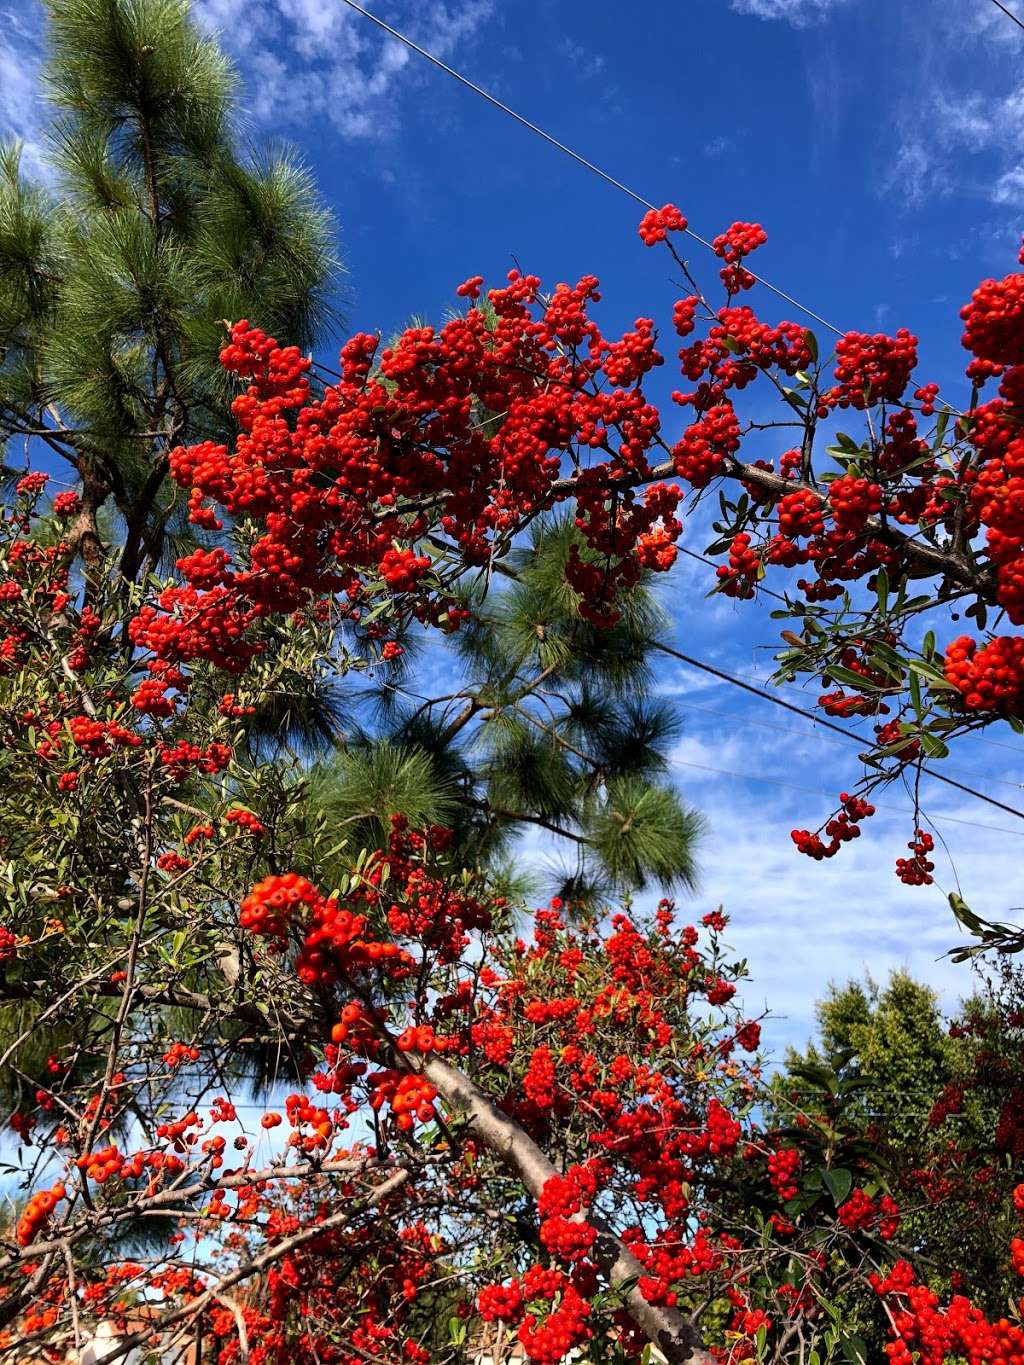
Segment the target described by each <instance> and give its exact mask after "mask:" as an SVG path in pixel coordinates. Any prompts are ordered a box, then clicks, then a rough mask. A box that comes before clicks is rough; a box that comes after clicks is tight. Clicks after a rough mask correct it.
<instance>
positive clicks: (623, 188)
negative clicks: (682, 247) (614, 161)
mask: <svg viewBox="0 0 1024 1365" xmlns="http://www.w3.org/2000/svg"><path fill="white" fill-rule="evenodd" d="M343 3H344V4H346V5H348V7H349V9H352V10H355V12H356V13H357V14H361V15H362V16H363V18H364V19H369V20H370V22H371V23H374V24H376V25H377V27H378V28H380V29H383V30H384V32H385V33H387V34H389V35H390V36H391V37H392V38H395V39H397V40H398V42H400V43H403V44H404V45H405V46H406V47H407V48H409V49H410V51H412V52H415V53H417V54H418V55H419V56H420V57H423V58H425V59H426V60H427V61H428V62H430V63H432V64H433V65H434V66H436V67H437V68H438V70H439V71H443V72H445V74H446V75H448V76H451V77H452V79H453V80H456V81H458V82H459V83H460V84H461V85H464V86H465V87H466V88H467V89H468V90H472V91H473V93H474V94H475V95H479V96H480V98H481V99H484V100H486V101H487V103H488V104H491V105H493V106H494V108H495V109H500V111H501V112H502V113H503V114H507V115H508V117H509V118H511V119H514V120H515V122H516V123H518V124H520V125H521V126H522V127H524V128H527V129H528V130H529V131H530V132H531V133H535V134H536V135H537V137H539V138H543V140H544V141H545V142H547V143H549V144H550V145H551V146H552V147H554V148H556V149H557V150H558V151H560V152H562V153H563V155H565V156H568V157H571V159H572V160H573V161H575V162H576V163H577V164H578V165H580V166H582V167H584V169H585V170H588V171H590V172H591V173H592V174H594V175H596V176H599V177H600V179H602V180H603V181H605V183H606V184H608V185H611V186H612V187H613V188H614V189H617V190H618V191H619V192H620V193H621V194H625V195H628V196H629V198H630V199H632V200H634V201H635V202H636V203H638V204H641V205H643V207H644V208H646V209H655V208H657V207H658V206H657V205H656V204H652V203H651V201H650V200H649V199H645V198H644V197H643V195H642V194H638V193H637V191H636V190H634V189H630V187H629V186H628V185H625V184H623V182H622V181H621V180H616V178H615V176H613V175H609V173H608V172H607V171H606V170H603V169H602V168H601V167H600V166H598V165H596V164H595V163H594V162H593V161H590V160H588V159H587V157H585V156H582V155H581V154H580V153H579V152H577V151H574V149H573V148H572V147H569V146H568V145H567V144H566V143H564V142H561V141H560V140H559V139H558V138H557V137H555V136H554V135H553V134H552V133H549V132H548V131H547V130H546V129H544V128H541V127H540V125H539V124H536V123H533V122H531V120H530V119H528V118H526V117H525V115H523V114H520V113H519V112H518V111H517V110H515V109H513V108H512V107H511V105H508V104H505V102H504V101H503V100H500V99H498V97H497V95H492V94H491V92H490V91H489V90H485V89H484V87H483V86H482V85H477V83H476V81H472V80H470V78H469V77H468V76H464V75H463V74H462V72H461V71H456V69H455V67H453V66H449V65H448V63H447V62H443V61H442V60H441V58H440V57H438V56H436V55H435V54H434V53H433V52H431V51H429V49H427V48H425V47H421V46H420V44H419V43H416V42H413V40H412V39H411V38H408V37H406V35H405V34H404V33H401V32H399V30H398V29H397V28H392V26H391V25H390V24H386V23H385V22H384V20H383V19H381V18H379V17H378V16H377V15H376V14H372V13H371V12H370V11H369V10H368V9H364V8H363V6H362V5H359V4H357V3H356V0H343ZM686 235H687V236H688V237H692V238H693V240H694V241H695V242H699V243H700V245H701V246H703V247H707V249H708V250H709V251H711V250H714V248H713V247H712V245H711V243H710V242H709V241H708V239H707V238H706V237H702V236H701V235H700V233H699V232H694V231H693V229H692V228H687V229H686ZM749 273H750V274H751V275H753V277H754V279H755V280H756V281H757V282H758V284H761V285H763V286H764V287H765V289H768V290H770V291H771V292H772V293H773V294H775V295H776V296H777V297H778V298H780V299H783V300H784V301H785V302H786V303H790V304H792V305H793V307H794V308H799V310H800V311H801V312H802V313H806V315H807V316H808V317H809V318H812V319H813V320H814V321H815V322H817V323H820V325H821V326H822V327H826V328H827V329H828V330H829V331H830V332H834V333H835V335H836V336H842V335H843V333H842V330H841V329H840V328H838V327H836V326H835V325H834V324H833V323H831V322H829V321H828V319H827V318H823V317H822V316H821V314H820V313H816V312H815V311H814V309H813V308H808V307H807V305H806V304H805V303H801V302H800V300H799V299H795V298H794V297H793V295H792V294H787V293H786V291H785V290H784V289H780V288H779V286H778V285H776V284H772V282H771V281H770V280H766V279H765V278H764V277H763V276H762V275H755V274H754V272H753V271H752V270H751V271H750V272H749Z"/></svg>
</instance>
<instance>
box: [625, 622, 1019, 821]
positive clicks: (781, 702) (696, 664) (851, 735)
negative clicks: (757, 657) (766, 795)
mask: <svg viewBox="0 0 1024 1365" xmlns="http://www.w3.org/2000/svg"><path fill="white" fill-rule="evenodd" d="M652 648H653V649H657V650H659V651H660V652H661V653H662V654H668V655H671V657H672V658H673V659H678V660H679V661H680V662H681V663H684V664H688V665H689V666H690V667H691V668H697V669H700V671H701V672H702V673H710V674H711V676H712V677H715V678H719V679H721V681H722V682H727V683H730V684H731V685H732V686H733V687H739V688H742V689H743V691H744V692H750V693H751V694H752V695H753V696H755V697H760V698H761V699H762V701H770V702H771V703H772V704H773V705H774V706H781V707H783V709H784V710H786V711H792V712H793V713H794V715H797V716H802V717H803V718H804V720H809V721H810V722H811V724H812V725H820V726H822V728H823V729H825V730H832V731H834V732H835V733H836V734H837V735H842V736H843V738H844V739H849V740H853V742H854V743H855V744H856V745H858V746H859V747H860V748H863V747H864V746H865V745H869V744H870V741H869V740H866V739H865V738H864V736H863V735H858V734H857V732H856V731H855V730H847V729H846V727H845V726H843V725H837V724H836V723H835V721H832V720H826V719H825V717H824V716H816V715H814V714H813V713H812V712H810V711H806V710H804V708H803V707H802V706H796V705H794V704H793V702H791V701H786V700H785V698H783V697H777V696H775V695H774V693H772V692H767V691H765V689H764V688H762V687H755V686H754V684H753V683H748V682H744V681H743V679H742V678H737V677H736V676H735V674H733V673H726V672H725V670H724V669H721V668H716V667H715V666H714V664H706V663H703V662H702V661H701V660H700V659H695V658H693V657H692V655H689V654H682V653H680V651H679V650H678V649H673V648H672V647H671V646H670V645H663V644H659V643H658V642H656V641H655V642H652ZM921 771H922V772H923V773H927V775H928V776H929V777H933V778H935V780H936V782H944V783H945V784H946V786H947V787H955V788H956V789H957V791H961V792H966V794H967V795H968V796H973V797H976V798H977V800H979V801H984V802H986V803H987V804H988V805H990V806H995V807H996V809H997V810H1002V811H1005V812H1006V813H1007V815H1015V816H1016V817H1017V819H1018V820H1024V811H1020V810H1017V809H1016V807H1014V806H1008V805H1006V804H1005V802H1003V801H997V800H996V798H995V797H994V796H987V795H986V794H985V792H979V791H975V789H974V788H973V787H968V786H965V785H964V783H963V782H957V781H956V780H955V779H954V778H952V777H947V776H946V774H945V773H939V772H936V771H935V769H934V768H928V767H926V766H925V765H924V764H922V765H921Z"/></svg>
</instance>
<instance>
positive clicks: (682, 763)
mask: <svg viewBox="0 0 1024 1365" xmlns="http://www.w3.org/2000/svg"><path fill="white" fill-rule="evenodd" d="M671 761H672V765H673V766H674V767H677V768H693V769H695V770H696V771H697V772H701V773H714V774H715V775H716V776H717V777H734V778H736V779H737V780H738V781H740V782H762V783H764V784H765V785H766V786H769V787H783V788H785V789H786V791H791V792H803V793H804V794H805V795H807V796H832V795H834V793H832V792H827V791H824V790H823V789H822V788H820V787H807V786H805V785H804V784H803V783H802V782H787V781H786V780H785V778H781V777H766V776H765V775H764V774H763V773H748V772H740V771H738V770H737V769H736V768H716V767H715V766H714V765H713V764H711V763H691V761H690V760H689V759H688V758H673V759H672V760H671ZM933 775H934V774H933ZM874 804H875V808H876V810H892V811H899V812H900V813H901V814H907V815H909V814H910V812H909V811H905V810H904V809H903V807H902V806H894V805H890V804H889V802H887V801H879V802H875V803H874ZM928 820H929V822H930V823H931V824H933V825H947V824H948V825H968V826H969V827H970V828H971V829H987V830H989V831H990V832H991V833H992V834H1010V835H1016V836H1017V837H1018V838H1019V837H1020V835H1021V830H1019V829H1004V828H1003V826H1002V825H986V824H983V823H982V822H981V821H980V820H965V819H963V817H962V816H959V815H945V814H942V815H929V816H928Z"/></svg>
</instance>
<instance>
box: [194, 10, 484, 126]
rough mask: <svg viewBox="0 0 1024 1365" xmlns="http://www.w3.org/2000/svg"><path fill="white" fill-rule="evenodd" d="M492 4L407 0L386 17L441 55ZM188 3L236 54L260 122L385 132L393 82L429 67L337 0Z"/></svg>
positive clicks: (393, 101)
mask: <svg viewBox="0 0 1024 1365" xmlns="http://www.w3.org/2000/svg"><path fill="white" fill-rule="evenodd" d="M493 10H494V0H431V2H430V3H426V4H410V5H409V6H408V8H407V11H406V13H405V14H404V15H402V14H401V13H400V14H399V15H398V17H397V18H396V19H395V27H396V28H400V29H402V31H403V32H406V33H408V36H409V37H410V38H412V39H413V40H414V41H415V42H418V43H420V44H421V45H422V46H423V47H425V48H427V49H428V50H429V51H431V52H433V53H435V54H436V55H437V56H438V57H440V58H442V59H445V58H450V57H451V56H452V55H453V54H454V53H455V52H456V50H457V49H459V48H461V47H462V46H463V45H464V44H465V43H466V42H467V41H468V40H470V39H471V38H472V37H473V36H474V35H475V34H476V33H477V31H478V30H479V29H480V27H481V25H482V24H483V23H484V22H485V20H486V19H487V18H488V17H489V16H490V15H491V13H492V12H493ZM195 13H196V15H197V17H198V19H199V21H200V22H201V23H202V24H203V25H204V27H205V28H206V29H207V30H208V31H210V32H213V33H215V34H216V35H217V36H218V37H219V39H220V41H221V42H222V43H223V45H224V47H225V48H226V49H227V51H228V52H229V53H230V54H231V56H232V57H233V58H234V60H235V61H236V63H237V64H238V67H239V69H240V72H241V75H242V80H243V102H244V104H245V105H246V107H247V109H248V111H249V113H250V115H251V117H252V118H253V119H254V120H255V121H256V122H257V123H260V124H263V125H265V126H267V127H270V128H291V129H295V128H303V129H309V128H310V127H311V126H313V127H314V128H315V126H316V125H317V124H321V125H327V126H328V127H330V128H332V129H333V130H334V131H335V132H337V133H339V134H340V135H341V136H342V137H344V138H346V139H349V140H352V141H371V140H379V139H382V138H386V137H389V136H391V135H392V134H393V133H394V132H395V130H396V128H397V126H398V122H399V109H398V96H399V90H400V86H401V85H403V84H405V83H407V82H409V81H410V80H415V81H416V83H417V84H419V83H420V81H421V79H422V76H424V75H425V74H426V73H427V71H428V69H429V68H427V67H426V64H425V63H422V62H420V65H414V63H415V61H417V60H418V59H415V58H414V56H413V54H412V53H411V52H410V51H409V49H408V48H406V47H403V46H402V45H401V44H400V43H399V42H398V41H397V40H395V39H393V38H389V37H388V36H387V35H385V34H382V33H381V32H380V30H378V29H377V28H376V27H375V26H374V25H373V24H372V23H371V22H370V21H369V20H368V19H366V18H364V17H363V16H361V15H359V14H357V13H355V12H354V11H352V10H349V9H347V8H346V7H345V6H343V5H342V4H340V3H338V0H257V3H255V4H254V3H252V0H197V3H196V6H195ZM306 136H307V141H310V142H312V141H313V139H311V138H310V137H309V134H308V133H307V135H306Z"/></svg>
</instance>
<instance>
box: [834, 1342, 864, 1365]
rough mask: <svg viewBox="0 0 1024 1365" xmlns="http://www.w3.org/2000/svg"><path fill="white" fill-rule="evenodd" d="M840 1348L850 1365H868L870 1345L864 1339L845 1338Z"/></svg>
mask: <svg viewBox="0 0 1024 1365" xmlns="http://www.w3.org/2000/svg"><path fill="white" fill-rule="evenodd" d="M839 1346H840V1349H841V1350H842V1353H843V1355H844V1356H845V1357H846V1359H847V1360H848V1361H849V1362H850V1365H867V1361H868V1344H867V1342H866V1341H865V1340H864V1338H863V1337H857V1336H851V1337H844V1338H843V1339H842V1341H841V1342H840V1343H839Z"/></svg>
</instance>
